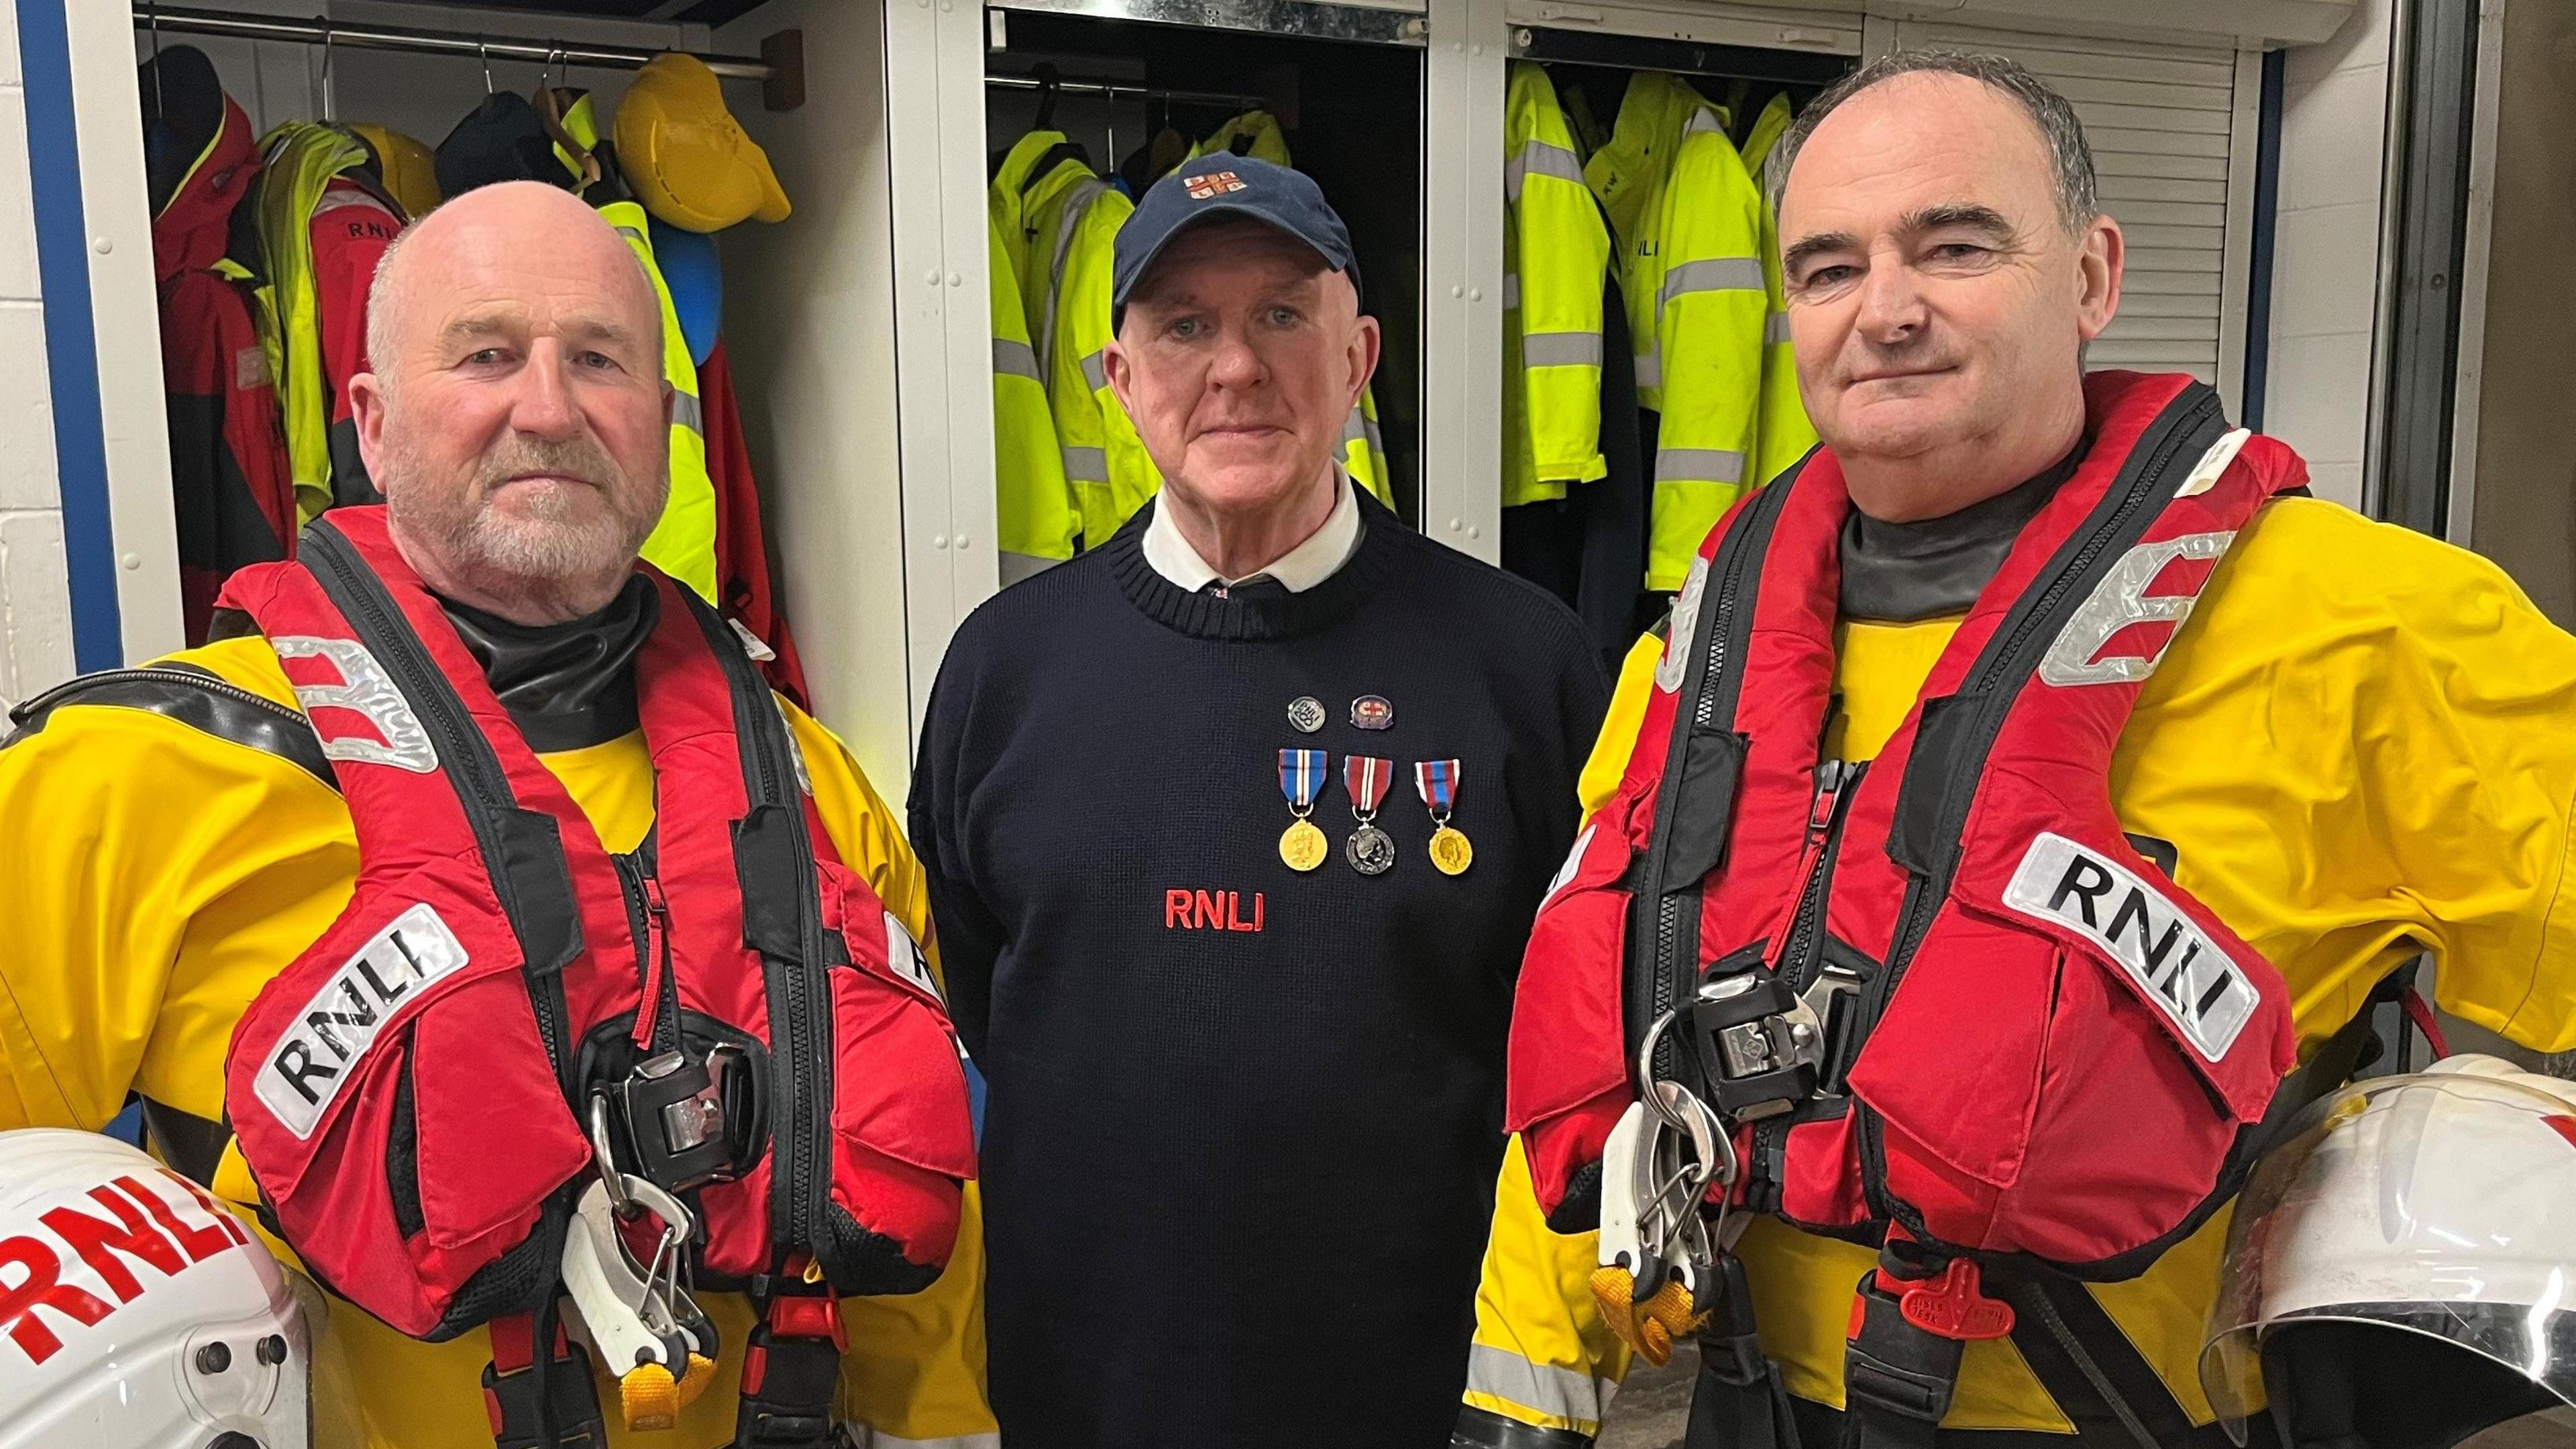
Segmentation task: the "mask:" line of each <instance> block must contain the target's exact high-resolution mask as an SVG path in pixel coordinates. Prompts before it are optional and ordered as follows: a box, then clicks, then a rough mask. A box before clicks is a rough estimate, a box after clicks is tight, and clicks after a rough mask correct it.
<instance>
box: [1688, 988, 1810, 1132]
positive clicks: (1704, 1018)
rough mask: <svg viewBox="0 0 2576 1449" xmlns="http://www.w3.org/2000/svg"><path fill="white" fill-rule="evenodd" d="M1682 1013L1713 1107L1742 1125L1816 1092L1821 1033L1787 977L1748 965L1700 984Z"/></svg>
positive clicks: (1790, 1105)
mask: <svg viewBox="0 0 2576 1449" xmlns="http://www.w3.org/2000/svg"><path fill="white" fill-rule="evenodd" d="M1684 1015H1686V1016H1687V1017H1688V1018H1689V1022H1690V1035H1691V1046H1692V1049H1693V1052H1694V1053H1695V1054H1696V1055H1697V1056H1698V1058H1699V1064H1700V1071H1701V1072H1702V1073H1703V1074H1704V1075H1705V1076H1706V1077H1707V1078H1708V1083H1709V1087H1710V1095H1711V1096H1712V1097H1714V1098H1715V1099H1716V1100H1715V1105H1716V1107H1717V1110H1718V1111H1719V1112H1720V1113H1721V1114H1722V1115H1724V1116H1725V1117H1726V1118H1727V1119H1728V1120H1729V1121H1733V1122H1749V1121H1754V1120H1757V1119H1760V1118H1763V1117H1769V1116H1773V1115H1775V1114H1777V1113H1781V1112H1786V1111H1788V1110H1789V1109H1790V1108H1792V1107H1795V1106H1796V1105H1797V1104H1798V1103H1800V1102H1803V1101H1805V1100H1807V1099H1808V1098H1809V1097H1812V1096H1814V1095H1815V1092H1816V1065H1817V1062H1818V1060H1819V1059H1820V1057H1821V1056H1822V1053H1823V1046H1824V1031H1823V1030H1822V1028H1821V1025H1820V1024H1819V1022H1818V1021H1817V1018H1816V1013H1815V1010H1814V1008H1812V1007H1810V1006H1808V1005H1807V1003H1805V1002H1803V1001H1801V1000H1799V999H1798V998H1797V996H1796V995H1795V994H1793V993H1792V992H1791V991H1790V990H1789V985H1788V983H1787V982H1785V981H1782V980H1780V979H1779V978H1778V977H1776V976H1773V975H1771V974H1770V973H1768V972H1765V971H1760V970H1754V971H1745V972H1741V973H1738V974H1736V975H1733V976H1720V977H1717V978H1715V979H1714V980H1711V981H1709V982H1707V983H1705V984H1703V985H1702V986H1701V987H1700V989H1699V994H1698V995H1696V996H1694V997H1693V998H1692V999H1691V1003H1690V1005H1689V1007H1688V1008H1686V1009H1685V1011H1684Z"/></svg>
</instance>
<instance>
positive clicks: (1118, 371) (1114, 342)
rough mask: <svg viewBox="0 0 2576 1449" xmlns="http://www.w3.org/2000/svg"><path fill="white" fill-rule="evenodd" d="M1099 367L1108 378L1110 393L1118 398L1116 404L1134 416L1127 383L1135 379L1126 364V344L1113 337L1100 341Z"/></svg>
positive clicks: (1130, 415)
mask: <svg viewBox="0 0 2576 1449" xmlns="http://www.w3.org/2000/svg"><path fill="white" fill-rule="evenodd" d="M1100 368H1101V371H1102V372H1103V373H1105V374H1106V375H1107V376H1108V378H1109V392H1110V395H1111V396H1112V397H1115V398H1117V399H1118V406H1120V407H1122V408H1124V409H1126V410H1127V416H1128V417H1130V418H1133V417H1135V416H1136V404H1135V402H1134V401H1133V400H1132V399H1130V398H1129V397H1128V395H1127V390H1128V386H1129V384H1131V383H1133V382H1134V381H1135V374H1134V373H1133V372H1132V371H1130V370H1129V366H1128V357H1127V345H1126V344H1125V343H1123V342H1120V341H1119V340H1118V339H1117V338H1115V337H1112V338H1110V339H1109V340H1108V341H1107V342H1105V343H1102V344H1101V347H1100Z"/></svg>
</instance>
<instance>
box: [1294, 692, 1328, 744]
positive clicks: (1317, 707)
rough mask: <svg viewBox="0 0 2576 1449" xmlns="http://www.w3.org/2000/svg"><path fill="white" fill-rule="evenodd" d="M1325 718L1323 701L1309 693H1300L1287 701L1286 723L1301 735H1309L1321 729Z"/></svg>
mask: <svg viewBox="0 0 2576 1449" xmlns="http://www.w3.org/2000/svg"><path fill="white" fill-rule="evenodd" d="M1327 718H1328V716H1327V715H1326V714H1325V713H1324V702H1323V701H1322V700H1320V699H1317V698H1316V697H1315V696H1313V695H1311V694H1301V695H1299V696H1297V697H1296V698H1295V699H1292V700H1290V701H1288V725H1289V727H1290V728H1291V729H1294V730H1295V731H1297V733H1299V734H1301V735H1311V734H1313V733H1315V732H1316V731H1317V730H1320V729H1322V728H1323V727H1324V721H1325V719H1327Z"/></svg>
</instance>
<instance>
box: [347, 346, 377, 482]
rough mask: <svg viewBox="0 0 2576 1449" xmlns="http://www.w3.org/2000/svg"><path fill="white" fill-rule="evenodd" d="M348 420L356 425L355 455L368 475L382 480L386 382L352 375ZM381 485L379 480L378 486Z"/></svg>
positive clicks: (370, 375)
mask: <svg viewBox="0 0 2576 1449" xmlns="http://www.w3.org/2000/svg"><path fill="white" fill-rule="evenodd" d="M349 420H350V421H351V422H353V423H355V424H357V426H358V456H359V458H360V459H362V460H364V461H365V463H366V465H367V476H368V477H370V478H374V479H378V480H382V479H383V477H384V476H385V469H384V464H383V462H382V461H381V458H382V456H383V451H384V436H385V382H384V379H383V378H380V377H378V376H376V375H375V374H374V373H372V372H360V373H354V374H352V375H351V376H350V378H349ZM382 486H383V485H382V483H381V481H379V483H378V487H379V488H381V487H382Z"/></svg>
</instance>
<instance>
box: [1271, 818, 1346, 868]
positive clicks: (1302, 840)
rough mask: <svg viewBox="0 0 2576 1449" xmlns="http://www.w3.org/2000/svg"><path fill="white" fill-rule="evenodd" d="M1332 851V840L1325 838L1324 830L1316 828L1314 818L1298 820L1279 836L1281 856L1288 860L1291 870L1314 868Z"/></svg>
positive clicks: (1282, 858)
mask: <svg viewBox="0 0 2576 1449" xmlns="http://www.w3.org/2000/svg"><path fill="white" fill-rule="evenodd" d="M1332 853H1333V846H1332V842H1330V841H1328V840H1326V839H1324V832H1323V831H1321V830H1318V829H1317V828H1315V822H1314V821H1312V820H1300V821H1298V822H1297V823H1296V824H1294V825H1291V826H1289V827H1288V830H1287V833H1285V834H1283V835H1281V836H1280V837H1279V858H1280V859H1281V860H1283V861H1285V862H1287V865H1288V868H1289V869H1290V870H1313V869H1314V868H1315V867H1317V866H1319V865H1322V864H1323V863H1324V857H1325V856H1327V855H1330V854H1332Z"/></svg>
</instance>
